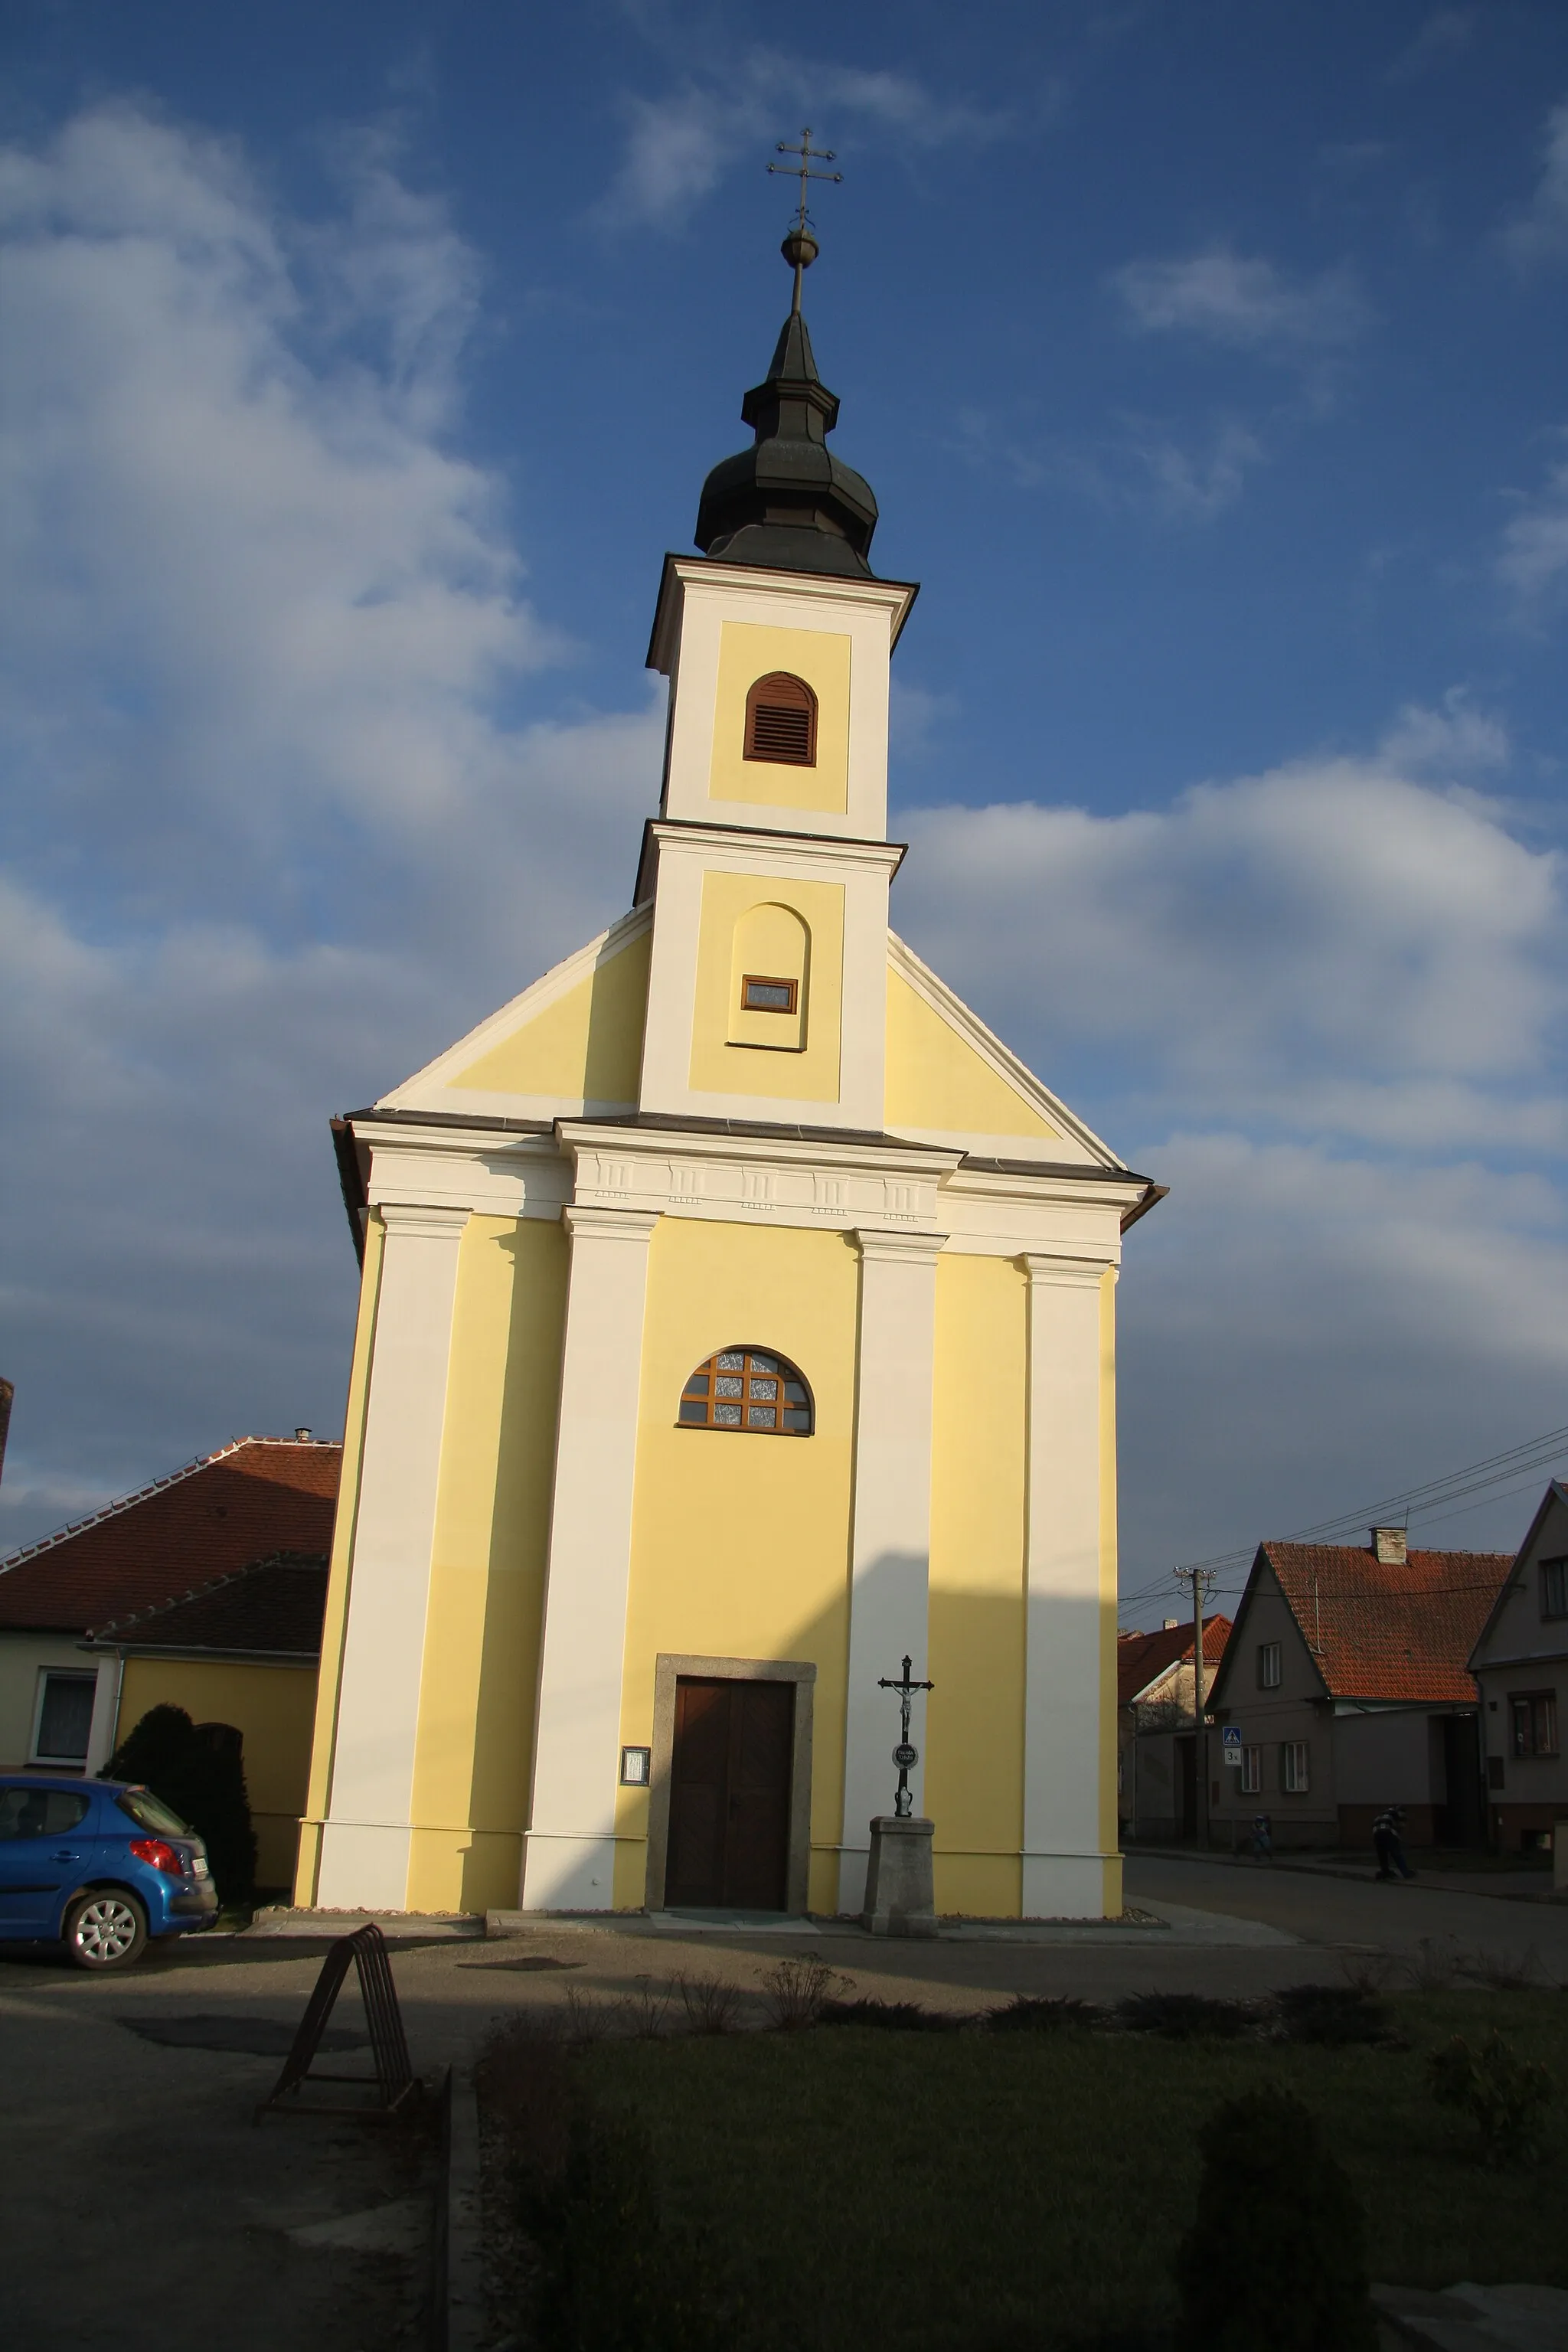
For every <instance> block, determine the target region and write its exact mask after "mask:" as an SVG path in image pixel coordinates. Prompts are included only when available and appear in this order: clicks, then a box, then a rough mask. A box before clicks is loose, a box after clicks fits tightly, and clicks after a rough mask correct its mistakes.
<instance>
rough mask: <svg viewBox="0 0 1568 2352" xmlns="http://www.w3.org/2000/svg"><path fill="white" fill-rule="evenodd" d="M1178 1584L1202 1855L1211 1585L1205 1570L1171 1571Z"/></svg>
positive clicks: (1206, 1794) (1206, 1825)
mask: <svg viewBox="0 0 1568 2352" xmlns="http://www.w3.org/2000/svg"><path fill="white" fill-rule="evenodd" d="M1173 1575H1174V1577H1175V1580H1176V1581H1177V1583H1178V1584H1190V1585H1191V1586H1192V1589H1193V1800H1194V1803H1193V1812H1194V1823H1193V1826H1194V1829H1195V1831H1196V1832H1197V1840H1198V1845H1199V1847H1200V1849H1201V1850H1202V1851H1203V1852H1205V1853H1206V1852H1207V1851H1208V1842H1209V1754H1208V1749H1209V1737H1208V1728H1207V1726H1206V1725H1205V1722H1204V1601H1205V1597H1206V1595H1207V1593H1208V1591H1209V1590H1210V1588H1211V1587H1212V1585H1213V1583H1214V1578H1213V1577H1212V1576H1211V1575H1210V1574H1209V1572H1208V1570H1206V1569H1202V1568H1178V1569H1175V1570H1173Z"/></svg>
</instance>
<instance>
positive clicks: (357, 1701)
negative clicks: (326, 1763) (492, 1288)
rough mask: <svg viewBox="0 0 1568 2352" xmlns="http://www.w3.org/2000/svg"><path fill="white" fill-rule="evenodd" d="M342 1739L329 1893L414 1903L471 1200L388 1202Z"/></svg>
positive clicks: (330, 1815) (326, 1863) (336, 1897)
mask: <svg viewBox="0 0 1568 2352" xmlns="http://www.w3.org/2000/svg"><path fill="white" fill-rule="evenodd" d="M379 1213H380V1215H381V1218H382V1220H383V1222H384V1225H385V1227H386V1239H385V1242H384V1246H383V1252H382V1261H381V1279H380V1285H379V1288H378V1290H377V1294H376V1303H375V1330H374V1338H373V1341H372V1354H371V1366H370V1388H369V1394H368V1397H367V1399H366V1405H365V1425H364V1451H363V1462H362V1466H361V1473H360V1489H359V1505H358V1509H357V1512H356V1515H355V1522H354V1531H353V1553H352V1557H351V1563H350V1569H349V1604H348V1622H347V1623H346V1625H345V1627H344V1632H343V1658H342V1680H341V1684H340V1688H339V1696H338V1718H337V1738H336V1741H335V1743H334V1747H333V1754H332V1774H331V1794H330V1796H329V1798H328V1801H327V1817H326V1820H325V1822H324V1823H323V1825H322V1830H321V1875H320V1878H319V1881H318V1891H317V1897H316V1899H317V1901H318V1902H319V1903H321V1904H323V1905H326V1906H342V1907H347V1908H351V1909H358V1908H362V1907H363V1908H364V1909H366V1910H392V1911H396V1910H401V1909H402V1907H403V1906H404V1904H405V1901H406V1899H407V1891H408V1852H409V1843H410V1837H411V1832H412V1821H411V1812H412V1806H413V1797H414V1739H415V1732H416V1727H417V1724H418V1717H419V1678H420V1672H421V1668H422V1666H423V1664H424V1657H425V1620H426V1611H427V1608H428V1604H429V1597H430V1561H431V1549H432V1546H433V1544H434V1541H435V1534H436V1492H437V1482H438V1479H439V1475H440V1468H441V1433H442V1427H443V1424H444V1423H445V1420H446V1412H447V1362H448V1360H449V1358H450V1355H451V1348H452V1308H453V1304H454V1301H455V1299H456V1297H457V1290H458V1247H459V1244H461V1241H462V1237H463V1228H464V1226H465V1225H466V1224H467V1223H468V1210H467V1209H463V1208H454V1207H449V1206H440V1207H433V1206H430V1205H427V1204H418V1205H416V1204H411V1203H404V1202H391V1201H384V1202H382V1203H381V1204H380V1210H379Z"/></svg>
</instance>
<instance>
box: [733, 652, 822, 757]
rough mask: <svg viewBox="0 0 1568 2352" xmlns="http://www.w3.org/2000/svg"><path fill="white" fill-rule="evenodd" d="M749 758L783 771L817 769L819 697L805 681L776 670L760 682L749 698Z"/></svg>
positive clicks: (786, 671)
mask: <svg viewBox="0 0 1568 2352" xmlns="http://www.w3.org/2000/svg"><path fill="white" fill-rule="evenodd" d="M745 756H746V758H747V759H748V760H771V761H774V762H776V763H777V764H778V765H779V766H781V767H790V768H815V767H816V695H815V694H813V692H812V690H811V688H810V687H809V686H807V684H806V682H805V678H804V677H791V676H790V674H789V672H788V670H784V669H775V670H773V671H772V672H771V673H770V675H769V676H768V677H760V678H758V680H757V682H756V684H755V685H754V686H753V687H752V690H751V692H750V694H748V695H747V697H746V750H745Z"/></svg>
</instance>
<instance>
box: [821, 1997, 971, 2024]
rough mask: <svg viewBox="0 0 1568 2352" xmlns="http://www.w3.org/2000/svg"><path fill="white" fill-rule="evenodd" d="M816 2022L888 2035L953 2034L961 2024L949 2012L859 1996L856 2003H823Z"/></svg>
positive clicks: (915, 2004) (843, 2001) (909, 2003)
mask: <svg viewBox="0 0 1568 2352" xmlns="http://www.w3.org/2000/svg"><path fill="white" fill-rule="evenodd" d="M816 2021H817V2023H818V2025H872V2026H880V2027H881V2028H882V2030H883V2031H884V2032H892V2033H955V2032H957V2031H958V2028H959V2027H960V2026H961V2025H963V2023H964V2020H963V2018H962V2017H957V2016H955V2015H953V2014H952V2011H948V2012H946V2013H944V2012H943V2011H942V2010H940V2009H922V2008H921V2004H920V2002H919V2001H918V2000H878V1999H877V1997H876V1995H875V1994H863V1995H862V1996H861V1998H860V1999H859V2000H825V2001H824V2002H823V2004H822V2007H821V2008H820V2010H819V2011H817V2015H816Z"/></svg>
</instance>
